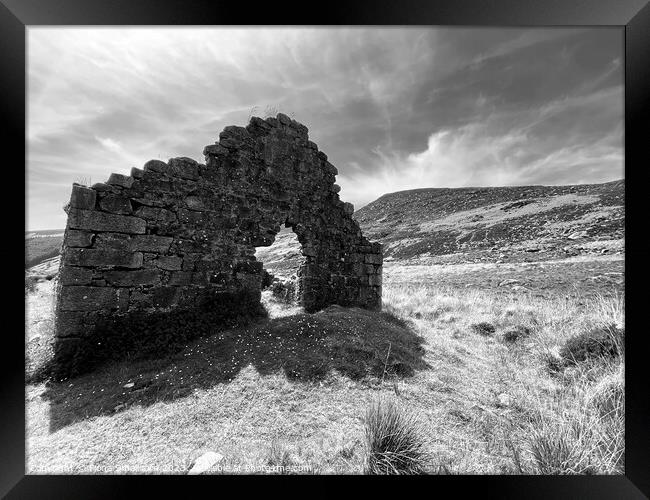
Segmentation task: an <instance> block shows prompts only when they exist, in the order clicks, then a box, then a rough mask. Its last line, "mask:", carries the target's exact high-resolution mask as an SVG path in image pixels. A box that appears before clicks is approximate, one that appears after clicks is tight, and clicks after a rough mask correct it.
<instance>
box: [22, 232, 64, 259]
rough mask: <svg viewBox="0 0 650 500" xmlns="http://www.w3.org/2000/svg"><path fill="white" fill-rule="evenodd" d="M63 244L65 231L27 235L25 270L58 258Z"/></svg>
mask: <svg viewBox="0 0 650 500" xmlns="http://www.w3.org/2000/svg"><path fill="white" fill-rule="evenodd" d="M61 243H63V229H55V230H49V231H30V232H26V233H25V269H29V268H31V267H33V266H36V265H39V264H41V263H43V262H45V261H47V260H49V259H52V258H54V257H58V255H59V252H60V250H61Z"/></svg>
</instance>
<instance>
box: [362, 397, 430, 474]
mask: <svg viewBox="0 0 650 500" xmlns="http://www.w3.org/2000/svg"><path fill="white" fill-rule="evenodd" d="M364 424H365V438H366V441H365V443H366V462H365V467H364V471H365V473H366V474H372V475H386V474H391V475H403V474H424V473H425V472H426V471H427V469H428V467H429V464H428V460H429V459H428V453H427V449H426V443H425V442H424V441H423V439H422V434H423V432H422V424H421V423H420V422H419V421H418V419H417V418H416V417H415V416H414V415H413V414H411V413H408V412H405V411H404V410H403V409H402V408H400V407H399V406H398V404H397V403H396V402H395V401H394V400H392V399H383V400H382V399H378V400H377V401H375V402H373V404H372V405H371V406H369V407H368V410H367V411H366V418H365V422H364Z"/></svg>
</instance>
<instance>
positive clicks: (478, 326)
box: [471, 321, 496, 336]
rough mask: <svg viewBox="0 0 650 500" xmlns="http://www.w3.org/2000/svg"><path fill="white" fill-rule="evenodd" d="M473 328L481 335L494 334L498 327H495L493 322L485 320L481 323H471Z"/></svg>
mask: <svg viewBox="0 0 650 500" xmlns="http://www.w3.org/2000/svg"><path fill="white" fill-rule="evenodd" d="M471 327H472V330H474V331H475V332H476V333H478V334H479V335H485V336H487V335H492V334H493V333H494V332H495V331H496V328H494V325H493V324H492V323H487V322H485V321H483V322H481V323H474V324H472V325H471Z"/></svg>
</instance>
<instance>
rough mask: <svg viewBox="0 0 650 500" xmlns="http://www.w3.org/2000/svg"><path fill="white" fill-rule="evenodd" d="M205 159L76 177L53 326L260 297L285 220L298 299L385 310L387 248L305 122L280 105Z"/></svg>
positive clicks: (313, 304) (81, 328)
mask: <svg viewBox="0 0 650 500" xmlns="http://www.w3.org/2000/svg"><path fill="white" fill-rule="evenodd" d="M203 153H204V155H205V164H199V163H197V162H196V161H194V160H192V159H190V158H173V159H171V160H169V161H168V162H167V163H165V162H162V161H158V160H151V161H149V162H147V163H146V164H145V165H144V169H142V170H141V169H137V168H134V169H133V170H132V171H131V175H130V176H124V175H119V174H112V175H111V176H110V178H109V179H108V181H107V182H106V183H100V184H95V185H93V186H92V187H85V186H81V185H78V184H75V185H73V188H72V195H71V199H70V204H69V208H68V209H67V211H68V221H67V226H66V230H65V235H64V240H63V246H62V250H61V254H62V261H61V269H60V274H59V279H58V285H57V305H56V313H57V314H56V335H57V338H58V339H60V340H62V339H67V340H69V341H73V340H74V339H79V338H83V336H84V335H86V334H87V332H88V331H89V330H90V329H92V328H93V325H94V324H95V322H96V321H97V319H98V318H100V317H101V316H106V315H117V316H120V315H126V314H128V313H131V312H133V311H150V312H152V313H155V312H160V311H168V310H170V309H174V308H192V307H193V306H194V305H195V304H197V303H198V301H200V300H202V299H204V298H205V297H211V298H215V297H216V298H217V299H218V298H219V297H220V296H221V295H223V296H225V295H227V294H232V293H240V292H242V291H245V292H246V293H248V294H249V295H250V296H252V297H253V300H256V301H257V302H259V300H260V295H261V280H262V263H261V262H258V261H257V260H256V259H255V248H256V247H259V246H268V245H271V244H272V243H273V241H274V239H275V235H276V234H277V233H278V231H279V230H280V226H281V225H282V224H286V225H287V226H290V227H291V228H292V229H293V231H294V232H295V233H296V235H297V237H298V240H299V242H300V243H301V245H302V254H303V255H304V257H305V260H304V263H303V264H302V266H301V267H300V269H299V272H298V276H299V280H298V297H299V302H300V304H301V305H302V306H304V308H305V310H306V311H307V312H314V311H317V310H319V309H322V308H324V307H326V306H328V305H330V304H339V305H342V306H357V307H363V308H367V309H375V310H379V309H381V276H382V252H381V246H380V244H379V243H371V242H370V241H368V240H367V239H366V238H365V237H364V236H363V235H362V234H361V230H360V228H359V225H358V223H357V222H356V221H355V220H354V219H353V218H352V217H351V216H352V213H353V207H352V205H351V204H349V203H344V202H342V201H341V200H340V199H339V196H338V192H339V190H340V188H339V186H338V185H336V184H335V176H336V174H337V170H336V168H335V167H334V166H333V165H331V164H330V163H329V162H328V161H327V156H326V155H325V154H324V153H322V152H320V151H318V148H317V146H316V144H314V143H313V142H311V141H310V140H309V139H308V135H307V128H306V127H305V126H304V125H302V124H300V123H298V122H296V121H294V120H292V119H290V118H289V117H288V116H286V115H283V114H279V115H278V116H277V118H267V119H265V120H263V119H261V118H257V117H254V118H252V119H251V120H250V123H249V124H248V125H247V126H246V127H238V126H229V127H226V128H225V129H224V130H223V131H222V132H221V133H220V135H219V142H218V143H216V144H212V145H209V146H206V147H205V149H204V151H203Z"/></svg>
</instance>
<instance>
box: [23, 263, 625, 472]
mask: <svg viewBox="0 0 650 500" xmlns="http://www.w3.org/2000/svg"><path fill="white" fill-rule="evenodd" d="M394 271H395V268H394V269H393V272H394ZM273 308H276V309H277V310H274V309H273ZM269 309H271V310H272V311H273V313H272V314H271V316H276V318H274V319H271V320H270V323H269V327H268V328H266V329H265V330H264V329H262V330H259V331H257V333H255V332H252V333H253V334H251V331H239V332H233V333H232V334H231V335H230V337H232V340H233V343H232V346H233V347H232V349H230V350H227V352H226V351H223V350H219V345H220V344H219V342H222V341H223V340H224V339H226V338H230V337H228V335H225V336H224V335H223V334H222V335H220V336H214V337H209V338H207V339H203V340H201V341H198V342H195V343H193V344H191V345H190V346H188V348H187V349H186V350H185V351H183V352H181V353H178V354H176V355H174V356H172V357H170V358H168V359H161V360H156V361H148V362H140V363H120V364H115V365H112V366H108V367H106V368H105V369H103V370H101V371H100V372H97V373H95V374H92V375H88V376H85V377H82V378H79V379H75V380H72V381H69V386H68V385H66V386H65V387H62V386H57V387H54V388H53V387H49V386H46V385H45V384H38V385H30V386H28V388H27V454H28V462H27V471H28V472H29V473H57V472H72V473H79V472H109V473H125V472H131V473H133V472H136V473H137V472H154V471H156V472H162V473H184V472H185V471H186V470H187V467H188V466H189V464H191V463H192V461H193V460H195V459H196V458H197V457H198V456H200V455H201V454H202V453H204V452H205V451H208V450H213V451H216V452H219V453H221V454H223V455H224V457H225V460H224V470H225V471H231V472H251V471H252V472H255V471H258V472H263V473H279V472H286V471H287V470H288V469H289V470H290V472H291V471H294V472H295V471H296V468H298V471H299V472H300V470H301V469H299V468H300V467H303V469H302V472H300V473H305V472H316V473H323V474H329V473H347V474H350V473H353V474H354V473H362V472H363V471H364V467H367V463H368V462H367V460H368V457H369V455H368V453H367V449H366V447H365V446H364V442H365V437H366V431H367V428H366V427H365V426H364V415H366V410H367V408H368V407H369V406H371V405H372V404H373V402H375V401H377V399H378V398H383V399H386V398H388V397H389V396H390V398H392V399H393V400H394V401H395V403H396V405H398V406H399V408H400V409H401V411H400V412H399V413H398V414H399V415H404V416H406V415H411V414H417V415H418V424H417V429H418V430H417V436H418V438H417V439H418V442H421V443H423V445H422V446H423V447H422V448H421V451H422V452H423V453H425V454H426V456H427V457H428V459H427V464H428V468H427V470H429V471H433V472H435V471H445V472H451V473H471V474H520V473H524V474H531V473H532V474H546V473H559V474H565V473H566V474H571V473H605V474H612V473H613V474H622V473H623V472H624V461H623V450H624V426H623V422H624V377H623V375H624V350H622V349H621V350H620V355H618V356H608V357H600V358H596V359H589V360H587V361H581V362H577V363H575V364H572V365H567V366H565V365H562V366H559V367H558V369H557V370H556V371H552V370H549V365H548V360H549V359H552V358H557V356H558V355H559V353H560V351H561V349H562V347H563V346H564V345H565V344H566V342H567V341H568V340H569V339H571V338H574V337H576V336H579V335H581V334H584V333H585V332H589V331H592V330H594V329H597V328H601V327H606V326H607V325H616V327H617V328H618V329H619V330H620V329H623V325H624V309H623V298H622V297H621V296H616V295H613V296H595V297H594V296H579V297H572V298H568V299H567V298H565V296H558V297H557V298H556V299H552V300H551V299H547V298H540V297H534V296H532V295H531V294H526V293H512V294H511V295H504V294H503V293H500V294H498V295H497V294H496V293H490V292H486V291H480V290H475V289H471V288H458V287H455V288H452V287H450V288H444V287H437V286H435V285H434V284H426V285H425V284H422V285H401V284H394V283H391V282H390V281H388V282H387V283H385V285H384V311H385V312H387V313H388V314H384V315H382V316H381V317H380V318H377V319H376V320H375V319H372V318H370V317H369V316H359V317H355V316H354V315H352V316H348V315H346V314H345V313H344V311H336V310H335V311H333V312H330V313H328V314H330V315H332V314H333V316H331V317H329V318H328V317H327V316H326V315H325V316H323V315H322V313H319V314H320V316H319V314H315V315H306V316H301V315H299V316H294V314H295V312H294V311H291V312H289V313H285V314H283V313H282V311H283V309H282V307H281V306H280V305H278V304H274V305H273V307H269ZM319 318H322V319H319ZM482 322H485V323H489V324H491V325H493V326H494V328H495V332H494V333H493V334H492V335H489V336H482V335H476V334H475V333H474V332H473V330H472V326H471V325H473V324H479V323H482ZM372 325H381V328H384V329H385V331H386V332H393V333H391V334H390V337H385V338H384V339H380V341H377V342H374V341H373V342H371V341H370V340H371V339H373V338H378V337H377V335H376V332H375V331H374V330H373V328H375V327H373V326H372ZM404 325H407V327H408V328H409V329H410V330H412V332H413V335H414V336H413V339H423V341H424V343H423V344H422V348H423V350H422V352H421V353H420V352H419V350H413V349H411V347H409V346H416V345H420V340H418V341H417V342H415V343H413V344H409V343H408V342H407V343H404V342H402V343H401V344H400V342H399V341H398V340H396V339H398V338H399V335H398V331H401V329H402V328H403V327H404ZM514 330H519V331H526V332H527V334H526V335H522V336H519V337H517V338H516V339H515V340H514V341H510V340H509V339H508V336H507V335H506V334H507V333H508V332H510V331H514ZM337 332H339V333H337ZM346 332H347V333H346ZM43 335H44V334H43ZM301 336H302V337H301ZM235 337H236V339H235ZM276 337H277V338H276ZM300 338H304V342H303V341H300V342H299V341H298V340H299V339H300ZM220 339H221V340H220ZM235 340H236V342H234V341H235ZM258 340H259V341H263V342H262V347H264V346H266V347H268V348H269V349H270V350H269V351H268V353H269V355H268V356H267V355H266V354H265V353H266V351H264V352H262V351H260V348H258V347H255V346H256V345H257V344H254V342H257V341H258ZM619 341H622V338H619ZM319 345H322V346H325V347H323V348H315V346H319ZM400 345H402V347H401V348H400ZM389 346H390V349H391V351H390V353H389V354H390V356H391V358H390V360H389V361H388V362H386V359H387V352H388V351H387V349H388V347H389ZM253 347H254V348H255V349H256V350H254V351H251V348H253ZM266 347H265V348H266ZM235 348H236V349H235ZM404 348H407V350H406V351H401V350H400V349H404ZM219 353H221V354H219ZM242 353H244V354H242ZM364 353H365V354H364ZM414 353H416V354H417V356H421V358H422V359H421V361H422V362H421V363H420V362H418V363H415V358H414V357H413V354H414ZM352 354H354V355H352ZM359 356H361V357H363V356H365V357H366V358H365V359H366V361H364V362H363V363H362V365H363V366H361V365H357V364H355V363H357V362H358V360H359V359H361V358H359ZM283 360H284V361H283ZM312 362H313V366H312V365H311V364H310V365H309V366H308V365H307V364H305V363H312ZM400 362H401V363H405V364H406V365H407V366H410V367H411V368H412V370H408V371H409V373H404V372H403V371H402V370H401V369H400V367H399V363H400ZM359 366H361V368H362V369H360V370H359V369H357V367H359ZM321 367H322V369H321ZM387 367H391V369H386V370H384V368H387ZM223 373H226V374H228V376H223V375H218V374H223ZM314 375H317V376H314ZM130 382H134V383H135V385H134V386H133V387H132V388H131V389H126V388H124V385H125V384H127V383H130ZM57 395H58V398H57V397H56V396H57ZM382 411H383V410H382ZM375 415H378V413H377V412H375ZM382 415H383V413H382ZM400 418H401V417H400ZM384 421H385V420H383V417H382V420H381V422H384ZM388 421H390V419H388ZM378 422H379V421H378ZM382 425H383V424H382ZM391 425H393V424H391ZM398 425H399V424H398ZM400 428H401V427H400ZM407 434H408V433H407ZM414 435H415V434H414ZM172 459H173V460H172ZM282 465H284V466H285V467H284V469H282V468H281V467H280V466H282ZM289 465H290V466H291V467H289ZM292 467H293V469H292ZM413 470H414V471H415V469H413Z"/></svg>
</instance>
